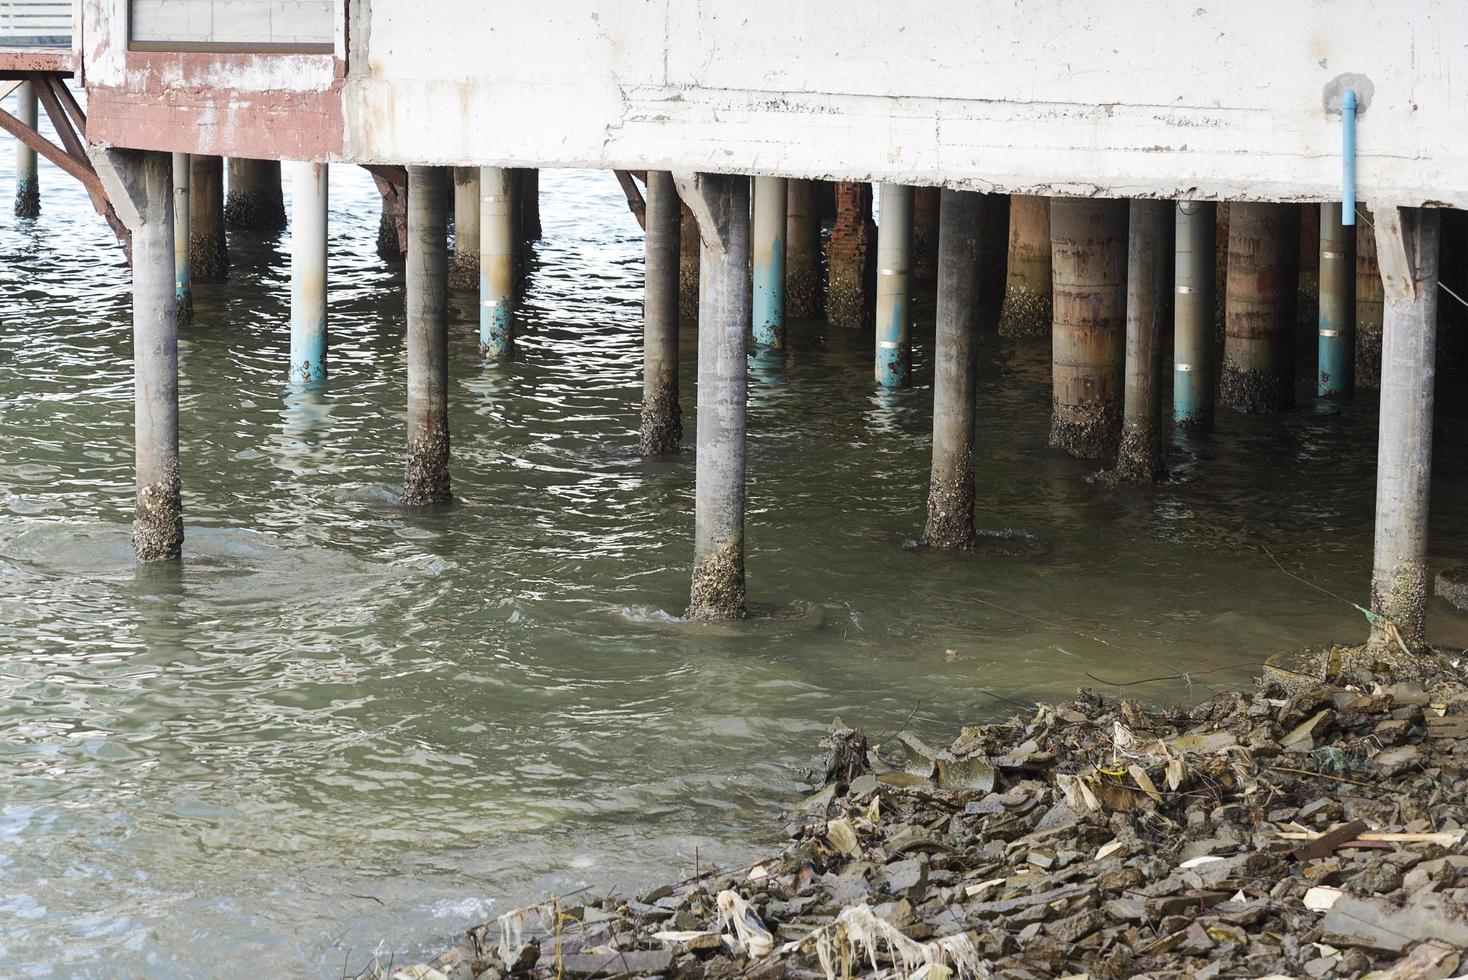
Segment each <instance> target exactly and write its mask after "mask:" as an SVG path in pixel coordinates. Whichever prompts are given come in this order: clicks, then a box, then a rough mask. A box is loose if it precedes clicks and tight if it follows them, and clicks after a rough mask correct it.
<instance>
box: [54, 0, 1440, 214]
mask: <svg viewBox="0 0 1468 980" xmlns="http://www.w3.org/2000/svg"><path fill="white" fill-rule="evenodd" d="M124 7H125V5H123V4H120V3H116V2H113V0H83V7H82V36H83V37H84V38H86V39H87V40H86V43H85V45H84V46H83V55H84V60H85V65H84V67H85V72H86V78H87V83H88V87H89V90H90V93H91V95H92V103H91V110H92V113H93V117H92V123H91V125H90V126H89V127H88V129H89V133H88V135H89V137H90V138H91V139H93V140H101V141H106V142H112V143H116V144H118V145H146V146H149V148H155V149H169V150H188V151H191V152H204V153H208V152H214V153H219V152H225V151H231V152H236V153H240V154H242V155H247V156H260V157H272V156H273V157H277V158H282V157H283V158H294V159H318V158H320V155H327V156H330V157H331V158H332V159H345V160H348V161H350V162H374V163H404V162H407V163H434V164H445V165H465V164H495V165H506V166H575V167H596V168H604V169H612V168H617V169H642V168H645V167H649V166H654V167H659V168H662V169H671V170H688V171H692V170H701V171H715V172H729V171H744V172H749V173H753V174H762V175H776V176H787V177H820V178H839V179H848V180H850V179H869V180H878V181H885V182H894V183H905V184H913V185H923V184H934V183H939V182H941V181H945V180H948V181H954V182H957V183H959V184H962V185H963V186H965V187H969V188H973V189H978V190H994V191H1000V192H1005V193H1021V194H1043V195H1084V196H1091V195H1106V196H1114V197H1130V196H1157V197H1168V198H1193V199H1216V198H1224V197H1227V198H1232V199H1241V200H1251V199H1254V200H1259V199H1273V200H1312V201H1320V200H1330V199H1335V198H1337V197H1338V195H1339V185H1340V158H1339V148H1340V125H1339V118H1338V116H1336V115H1335V114H1333V113H1331V112H1328V111H1327V110H1326V101H1327V95H1328V94H1329V93H1331V92H1333V91H1334V90H1332V89H1331V86H1332V83H1337V80H1338V79H1339V78H1340V77H1341V76H1342V75H1344V74H1346V73H1351V74H1353V75H1355V76H1357V77H1356V78H1355V79H1354V81H1355V84H1356V86H1357V88H1358V90H1359V91H1360V92H1361V94H1362V101H1363V103H1364V109H1363V111H1362V113H1361V132H1362V139H1361V147H1360V159H1359V187H1360V194H1361V197H1362V198H1363V199H1366V200H1372V201H1378V200H1379V201H1387V200H1392V201H1394V202H1397V203H1407V204H1412V203H1422V202H1425V201H1429V200H1440V201H1444V202H1445V203H1449V204H1453V205H1455V206H1460V207H1461V206H1465V205H1468V155H1465V154H1463V153H1461V152H1460V151H1459V145H1458V144H1459V140H1458V134H1460V133H1462V132H1463V131H1464V130H1465V129H1468V100H1464V99H1463V98H1461V93H1459V92H1458V91H1457V90H1456V89H1455V88H1454V86H1453V84H1452V83H1453V69H1454V67H1455V66H1456V65H1457V64H1458V63H1459V61H1460V60H1461V59H1460V58H1459V57H1458V55H1459V53H1460V51H1459V47H1460V45H1461V38H1463V37H1464V36H1468V6H1465V5H1464V4H1462V3H1459V2H1457V0H1408V2H1404V3H1400V4H1394V5H1386V4H1381V3H1379V2H1377V0H1288V2H1284V3H1280V2H1277V0H1236V2H1233V3H1228V4H1217V5H1212V6H1205V7H1201V8H1200V7H1198V6H1196V5H1186V4H1177V5H1171V4H1160V5H1159V4H1157V3H1155V2H1153V0H1116V2H1113V3H1109V4H1106V5H1103V6H1096V7H1089V8H1087V7H1083V8H1077V7H1076V6H1075V5H1074V4H1066V3H1060V2H1054V0H1050V2H1038V0H1037V2H1029V3H1023V4H1015V5H1010V6H1000V7H996V8H993V9H989V8H986V9H985V11H984V16H983V17H969V18H955V17H953V16H952V10H951V7H950V5H948V4H945V3H943V2H941V0H919V2H916V3H912V4H907V5H901V6H892V5H889V4H887V5H884V4H879V3H876V2H875V0H859V2H857V3H855V4H852V3H850V2H838V0H812V2H809V3H804V4H799V5H793V6H792V5H791V4H788V3H784V2H777V0H705V2H703V3H699V4H687V3H679V2H676V0H654V2H653V3H651V4H650V5H649V4H646V3H631V2H618V3H608V4H599V5H595V6H592V5H588V4H586V3H585V2H577V0H557V2H550V3H546V4H541V5H537V6H534V7H527V8H524V9H521V10H518V11H517V14H516V20H515V29H514V30H504V29H502V27H503V22H502V17H503V11H502V10H500V9H499V8H498V7H496V6H494V5H485V4H481V3H478V2H476V0H444V2H441V3H434V4H423V3H421V2H418V0H373V2H372V3H370V4H364V3H354V4H351V5H350V6H349V8H348V16H347V17H344V18H342V23H341V24H340V25H339V26H338V33H337V38H336V43H335V51H334V53H333V54H331V55H326V54H320V55H243V54H239V55H228V56H217V55H196V54H182V55H181V54H154V53H146V52H128V51H127V50H126V40H125V38H126V33H125V24H124V23H123V20H124ZM446 39H456V40H457V41H458V43H446ZM1199 51H1206V52H1207V53H1208V56H1207V57H1206V58H1203V59H1200V58H1199V57H1198V52H1199ZM1136 65H1145V66H1147V70H1146V71H1135V70H1130V66H1136ZM1119 67H1126V69H1127V70H1119ZM1241 80H1256V81H1254V82H1252V83H1250V82H1242V83H1241ZM1338 88H1339V84H1337V85H1336V89H1338ZM241 94H242V95H244V96H245V97H244V98H237V97H236V96H237V95H241ZM138 95H141V96H143V98H142V100H141V101H140V102H139V101H136V100H135V99H134V96H138Z"/></svg>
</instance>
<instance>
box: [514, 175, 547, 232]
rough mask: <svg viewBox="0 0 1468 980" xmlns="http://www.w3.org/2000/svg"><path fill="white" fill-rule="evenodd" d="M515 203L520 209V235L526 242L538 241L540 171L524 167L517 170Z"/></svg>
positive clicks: (539, 229)
mask: <svg viewBox="0 0 1468 980" xmlns="http://www.w3.org/2000/svg"><path fill="white" fill-rule="evenodd" d="M518 177H519V179H518V181H517V182H516V190H515V193H516V195H517V196H516V203H517V204H518V205H519V211H520V237H521V239H523V240H524V241H527V242H538V241H540V237H541V227H540V171H539V170H537V169H535V168H534V167H526V168H523V169H521V170H519V171H518Z"/></svg>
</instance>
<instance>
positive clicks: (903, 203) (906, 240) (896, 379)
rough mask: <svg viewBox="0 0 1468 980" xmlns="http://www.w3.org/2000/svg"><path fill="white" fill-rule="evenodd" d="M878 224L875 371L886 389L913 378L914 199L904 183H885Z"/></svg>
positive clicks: (898, 385)
mask: <svg viewBox="0 0 1468 980" xmlns="http://www.w3.org/2000/svg"><path fill="white" fill-rule="evenodd" d="M881 191H882V220H881V222H880V223H879V224H878V225H877V312H876V317H877V346H876V367H875V374H876V378H877V384H879V385H881V386H882V387H884V388H902V387H906V386H907V385H908V384H909V383H910V382H911V380H912V199H913V189H912V188H911V187H908V186H906V185H904V184H882V185H881Z"/></svg>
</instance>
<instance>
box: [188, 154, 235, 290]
mask: <svg viewBox="0 0 1468 980" xmlns="http://www.w3.org/2000/svg"><path fill="white" fill-rule="evenodd" d="M189 271H190V273H191V275H192V276H193V281H194V282H224V280H225V279H226V278H228V277H229V249H228V247H227V246H226V244H225V239H224V160H223V159H222V158H220V157H215V156H206V155H202V154H197V153H196V154H194V155H193V156H192V157H190V158H189Z"/></svg>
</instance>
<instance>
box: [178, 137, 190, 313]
mask: <svg viewBox="0 0 1468 980" xmlns="http://www.w3.org/2000/svg"><path fill="white" fill-rule="evenodd" d="M189 166H190V165H189V155H188V154H187V153H175V154H173V296H174V300H175V303H176V305H177V307H178V319H179V322H180V323H189V322H192V321H193V319H194V284H193V280H192V279H191V278H190V276H189Z"/></svg>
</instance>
